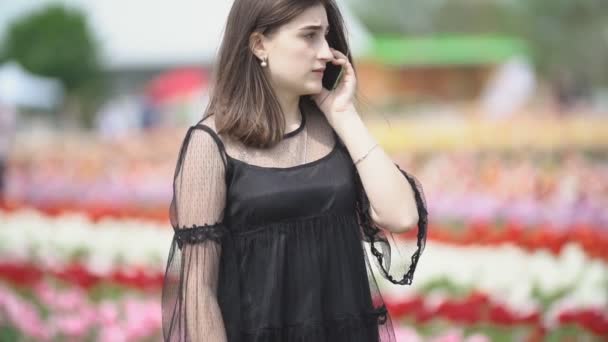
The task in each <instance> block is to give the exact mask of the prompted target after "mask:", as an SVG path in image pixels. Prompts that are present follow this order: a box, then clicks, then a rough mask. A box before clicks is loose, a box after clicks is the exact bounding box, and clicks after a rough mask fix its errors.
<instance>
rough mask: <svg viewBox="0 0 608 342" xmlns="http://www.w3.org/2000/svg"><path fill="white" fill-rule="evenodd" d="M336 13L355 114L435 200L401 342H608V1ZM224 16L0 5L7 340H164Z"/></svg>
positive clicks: (390, 297)
mask: <svg viewBox="0 0 608 342" xmlns="http://www.w3.org/2000/svg"><path fill="white" fill-rule="evenodd" d="M338 3H339V5H340V7H341V8H342V10H343V12H344V14H345V17H346V23H347V26H348V28H349V39H350V42H351V45H352V47H353V56H354V60H355V64H356V67H357V72H358V79H359V87H360V94H359V95H360V97H359V99H360V103H359V107H360V113H361V115H362V117H363V118H364V120H365V121H366V123H367V124H368V127H369V128H370V130H371V131H372V132H373V134H374V135H375V136H376V137H377V138H378V140H379V141H380V143H381V144H382V145H383V147H384V148H385V149H386V150H387V151H388V152H390V153H391V156H392V157H393V158H394V160H395V162H397V163H399V164H400V166H401V167H402V168H403V169H406V170H409V171H411V172H412V173H413V174H415V175H416V176H417V177H418V178H419V179H420V181H421V183H422V184H423V186H424V188H425V192H426V196H427V202H428V204H429V210H430V217H431V222H430V226H429V230H430V235H429V242H428V245H427V248H426V250H425V252H424V254H423V256H422V259H421V262H420V265H419V267H418V270H417V274H416V279H415V281H414V284H413V286H412V287H407V288H403V287H401V288H395V287H391V286H390V285H388V284H384V285H383V287H384V290H385V293H386V296H385V297H386V298H385V300H386V301H387V303H388V305H389V310H390V311H391V312H392V314H393V317H395V318H396V321H397V324H395V326H396V329H397V332H398V334H399V339H400V341H424V340H431V341H448V340H449V341H460V340H462V341H514V340H515V341H544V340H549V341H602V340H605V338H606V336H608V163H607V161H608V156H607V148H608V2H606V1H605V0H577V1H555V0H525V1H524V0H485V1H479V0H450V1H448V0H379V1H377V2H371V1H364V0H339V1H338ZM231 4H232V1H230V0H217V1H202V0H176V1H172V2H169V1H142V0H132V1H118V0H108V1H87V0H62V1H59V0H57V1H50V0H20V1H1V2H0V180H1V181H0V203H1V204H0V341H14V340H75V341H80V340H83V341H84V340H95V341H97V340H103V341H150V340H154V341H155V340H160V339H161V334H160V297H159V294H160V288H161V285H162V284H161V279H162V275H163V272H164V269H163V267H164V265H165V261H166V260H165V258H166V255H167V253H168V247H169V244H170V240H171V236H172V231H171V230H170V225H169V224H168V222H167V218H168V204H169V200H170V196H171V180H172V175H173V171H174V167H175V161H176V158H177V152H178V149H179V144H180V143H181V141H182V138H183V135H184V133H185V130H186V127H187V126H188V125H191V124H193V123H194V122H196V121H198V119H199V118H200V117H201V115H202V114H203V110H204V107H205V105H206V103H207V101H208V91H209V87H210V84H211V82H212V80H211V78H212V72H213V65H214V62H215V56H216V52H217V48H218V44H219V42H220V39H221V35H222V32H223V25H224V21H225V19H226V16H227V13H228V11H229V9H230V6H231ZM413 241H415V240H414V239H413V237H412V236H410V235H408V234H404V235H403V236H401V239H400V243H403V244H406V245H407V244H409V245H411V244H412V243H413Z"/></svg>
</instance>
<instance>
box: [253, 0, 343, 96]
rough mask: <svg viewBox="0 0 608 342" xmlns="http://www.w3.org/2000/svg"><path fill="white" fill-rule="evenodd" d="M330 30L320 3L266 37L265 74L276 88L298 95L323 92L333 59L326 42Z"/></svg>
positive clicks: (264, 53)
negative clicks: (328, 69) (329, 64)
mask: <svg viewBox="0 0 608 342" xmlns="http://www.w3.org/2000/svg"><path fill="white" fill-rule="evenodd" d="M329 29H330V28H329V27H328V21H327V13H326V12H325V8H324V7H323V5H321V4H319V5H317V6H314V7H310V8H308V9H307V10H306V11H304V12H302V13H301V14H300V15H299V16H297V17H295V18H294V19H293V20H291V21H290V22H288V23H286V24H284V25H283V26H281V27H280V28H279V29H278V30H276V31H275V32H274V33H272V34H271V35H270V36H269V37H264V38H263V47H264V51H262V55H263V56H266V57H267V58H268V66H267V67H266V72H267V73H268V75H269V76H270V80H271V83H272V84H273V86H274V88H275V89H280V90H281V91H282V92H289V93H291V94H292V95H297V96H301V95H309V94H318V93H319V92H321V89H322V86H323V85H322V79H323V69H324V68H325V64H326V63H327V62H329V61H331V60H332V59H333V53H332V52H331V50H330V49H329V45H328V43H327V41H326V35H327V33H328V32H329ZM258 56H259V54H258ZM319 69H321V70H319ZM315 70H316V71H315Z"/></svg>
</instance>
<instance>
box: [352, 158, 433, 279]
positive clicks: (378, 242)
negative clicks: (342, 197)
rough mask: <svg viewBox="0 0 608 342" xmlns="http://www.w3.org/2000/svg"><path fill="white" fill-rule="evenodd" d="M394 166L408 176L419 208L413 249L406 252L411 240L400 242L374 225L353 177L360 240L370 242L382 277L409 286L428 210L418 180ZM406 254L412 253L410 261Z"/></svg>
mask: <svg viewBox="0 0 608 342" xmlns="http://www.w3.org/2000/svg"><path fill="white" fill-rule="evenodd" d="M395 166H396V167H397V168H398V169H399V171H400V172H401V174H402V175H403V177H405V178H406V179H407V181H408V182H409V183H410V186H411V187H412V189H413V191H414V197H415V200H416V207H417V209H418V225H417V226H418V230H417V232H416V246H415V249H414V251H413V252H409V253H408V252H406V250H409V249H410V248H408V247H411V243H408V242H404V241H403V239H401V241H399V239H397V240H396V239H395V236H394V235H395V234H393V233H391V232H389V231H386V230H384V229H381V228H380V227H378V226H377V225H376V224H374V221H373V220H372V218H371V214H370V203H369V200H368V198H367V195H366V194H365V190H364V188H363V185H362V183H361V179H360V178H359V177H356V179H357V183H358V184H357V188H358V199H357V214H358V216H359V221H360V224H361V229H362V231H363V239H364V241H365V242H367V243H369V249H370V252H371V254H372V259H373V260H374V261H375V264H376V267H377V268H378V270H379V271H380V273H381V274H382V276H383V277H384V278H385V279H387V280H389V281H390V282H391V283H393V284H398V285H411V284H412V280H413V278H414V272H415V271H416V265H417V264H418V259H419V258H420V255H421V254H422V251H423V250H424V247H425V244H426V232H427V222H428V212H427V205H426V200H425V197H424V192H423V190H422V185H421V184H420V182H419V181H418V180H417V179H416V178H415V177H414V176H412V175H411V174H408V173H407V172H405V171H403V170H402V169H401V168H400V167H399V165H397V164H395ZM407 255H411V257H410V258H409V260H408V259H407Z"/></svg>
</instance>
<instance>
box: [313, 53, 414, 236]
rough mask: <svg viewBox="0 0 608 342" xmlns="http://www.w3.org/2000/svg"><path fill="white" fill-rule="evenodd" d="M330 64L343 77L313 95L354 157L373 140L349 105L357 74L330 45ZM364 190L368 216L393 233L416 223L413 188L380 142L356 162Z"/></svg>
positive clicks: (362, 153)
mask: <svg viewBox="0 0 608 342" xmlns="http://www.w3.org/2000/svg"><path fill="white" fill-rule="evenodd" d="M331 51H332V53H333V54H334V59H333V60H332V61H331V63H332V64H335V65H340V66H342V70H343V77H342V79H341V80H340V81H339V84H338V85H337V87H335V89H334V90H332V91H330V90H328V89H325V88H323V89H322V90H321V92H320V93H319V94H316V95H314V96H313V99H314V100H315V102H316V103H317V105H318V106H319V108H320V109H321V111H322V112H323V113H324V114H325V116H326V118H327V120H328V122H329V124H330V125H331V126H332V127H333V129H334V130H335V131H336V133H337V134H338V135H339V136H340V139H341V140H342V142H343V143H344V145H345V146H346V148H347V149H348V152H349V154H350V156H351V158H352V159H353V161H357V160H358V159H359V158H360V157H362V156H363V155H365V154H366V153H367V152H368V151H369V150H370V148H372V147H373V146H374V145H375V144H376V140H375V139H374V137H373V136H372V135H371V133H370V132H369V131H368V129H367V127H366V126H365V124H364V123H363V120H361V117H360V116H359V113H357V111H356V109H355V107H354V105H353V97H354V94H355V90H356V87H357V86H356V85H357V77H356V75H355V70H354V69H353V66H352V64H351V61H350V59H349V58H348V57H347V56H346V55H344V53H342V52H340V51H338V50H335V49H331ZM356 167H357V171H358V172H359V177H360V178H361V183H362V184H363V188H364V190H365V194H366V195H367V198H368V200H369V203H370V217H371V219H372V220H373V221H374V223H375V224H377V225H378V226H380V227H382V228H384V229H386V230H389V231H391V232H393V233H401V232H404V231H407V230H409V229H410V228H412V227H414V226H416V225H417V224H418V209H417V206H416V199H415V195H414V191H413V189H412V187H411V186H410V184H409V182H408V180H407V179H406V178H405V177H404V175H403V174H402V173H401V171H400V170H399V169H398V168H397V165H396V164H394V163H393V161H392V160H391V159H390V158H389V156H388V155H387V154H386V153H385V152H384V150H383V149H382V148H381V147H380V146H376V147H375V148H374V149H373V150H372V151H371V152H370V153H369V155H367V157H366V158H365V159H364V160H362V161H361V162H359V163H357V165H356Z"/></svg>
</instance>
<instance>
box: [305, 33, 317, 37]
mask: <svg viewBox="0 0 608 342" xmlns="http://www.w3.org/2000/svg"><path fill="white" fill-rule="evenodd" d="M306 37H307V38H314V37H315V33H314V32H313V33H309V34H307V35H306Z"/></svg>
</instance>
